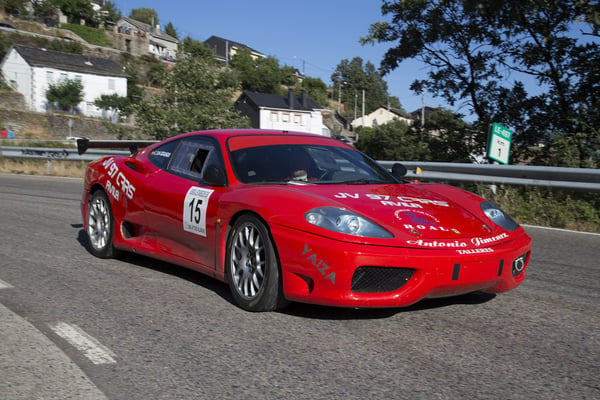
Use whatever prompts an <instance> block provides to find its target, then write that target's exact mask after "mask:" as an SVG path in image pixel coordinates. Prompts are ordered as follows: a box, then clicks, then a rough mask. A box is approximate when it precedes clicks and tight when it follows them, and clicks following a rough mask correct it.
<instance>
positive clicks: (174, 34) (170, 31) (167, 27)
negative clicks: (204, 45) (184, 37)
mask: <svg viewBox="0 0 600 400" xmlns="http://www.w3.org/2000/svg"><path fill="white" fill-rule="evenodd" d="M165 33H166V34H167V35H169V36H172V37H174V38H175V39H179V35H178V34H177V30H176V29H175V27H174V26H173V24H172V23H171V22H168V23H167V25H165Z"/></svg>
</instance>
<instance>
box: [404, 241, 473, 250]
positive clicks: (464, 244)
mask: <svg viewBox="0 0 600 400" xmlns="http://www.w3.org/2000/svg"><path fill="white" fill-rule="evenodd" d="M406 243H408V244H410V245H413V246H423V247H435V248H438V249H444V248H459V247H467V245H468V244H467V242H464V241H461V240H451V241H448V242H438V241H437V240H423V239H419V240H407V241H406Z"/></svg>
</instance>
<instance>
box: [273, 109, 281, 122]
mask: <svg viewBox="0 0 600 400" xmlns="http://www.w3.org/2000/svg"><path fill="white" fill-rule="evenodd" d="M271 122H279V113H278V112H275V111H271Z"/></svg>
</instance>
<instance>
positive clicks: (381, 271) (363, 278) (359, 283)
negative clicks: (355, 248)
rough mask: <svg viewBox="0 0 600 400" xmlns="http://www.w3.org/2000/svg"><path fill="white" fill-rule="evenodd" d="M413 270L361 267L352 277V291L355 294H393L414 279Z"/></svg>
mask: <svg viewBox="0 0 600 400" xmlns="http://www.w3.org/2000/svg"><path fill="white" fill-rule="evenodd" d="M412 275H413V270H412V269H411V268H393V267H359V268H357V269H356V271H354V275H353V276H352V287H351V290H352V291H353V292H355V293H384V292H393V291H394V290H397V289H399V288H401V287H402V286H404V285H405V284H406V282H408V280H409V279H410V278H411V277H412Z"/></svg>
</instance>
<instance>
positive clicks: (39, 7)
mask: <svg viewBox="0 0 600 400" xmlns="http://www.w3.org/2000/svg"><path fill="white" fill-rule="evenodd" d="M31 6H32V7H33V15H34V16H36V17H38V18H39V17H44V18H48V17H50V16H52V15H54V14H55V13H56V11H57V9H58V6H57V4H56V1H55V0H41V1H32V2H31Z"/></svg>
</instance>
